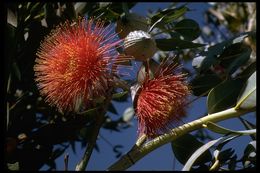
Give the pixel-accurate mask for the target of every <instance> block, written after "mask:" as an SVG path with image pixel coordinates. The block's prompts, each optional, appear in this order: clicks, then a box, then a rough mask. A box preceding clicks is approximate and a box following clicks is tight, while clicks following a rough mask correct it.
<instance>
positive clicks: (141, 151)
mask: <svg viewBox="0 0 260 173" xmlns="http://www.w3.org/2000/svg"><path fill="white" fill-rule="evenodd" d="M252 111H255V108H254V109H251V110H240V109H239V110H236V109H235V108H230V109H227V110H224V111H221V112H217V113H214V114H211V115H208V116H205V117H202V118H200V119H197V120H194V121H192V122H190V123H187V124H184V125H182V126H179V127H177V128H174V129H172V130H171V132H170V133H166V134H164V135H161V136H159V137H157V138H155V139H153V140H152V141H149V142H147V143H146V144H144V145H143V146H137V145H134V147H133V148H132V149H131V150H130V151H129V152H128V153H127V154H126V155H124V156H123V157H122V158H121V159H120V160H118V161H117V162H116V163H114V164H113V165H111V166H110V167H109V168H108V170H109V171H115V170H125V169H127V168H129V167H131V166H132V165H134V164H135V163H136V162H137V161H138V160H140V159H141V158H143V157H144V156H145V155H147V154H148V153H150V152H152V151H153V150H155V149H156V148H158V147H160V146H162V145H164V144H166V143H169V142H171V141H173V140H175V139H177V138H178V137H180V136H182V135H184V134H186V133H189V132H191V131H194V130H197V129H200V128H204V126H203V124H206V123H207V122H209V121H210V122H219V121H223V120H226V119H230V118H235V117H239V116H241V115H243V114H245V113H249V112H252Z"/></svg>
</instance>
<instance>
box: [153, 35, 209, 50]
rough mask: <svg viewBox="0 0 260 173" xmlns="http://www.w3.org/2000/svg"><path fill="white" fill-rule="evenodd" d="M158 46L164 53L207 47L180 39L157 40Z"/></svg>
mask: <svg viewBox="0 0 260 173" xmlns="http://www.w3.org/2000/svg"><path fill="white" fill-rule="evenodd" d="M155 41H156V45H157V47H158V48H159V49H161V50H162V51H172V50H178V49H188V48H198V47H202V46H205V45H204V44H200V43H193V42H190V41H186V40H181V39H178V38H170V39H156V40H155Z"/></svg>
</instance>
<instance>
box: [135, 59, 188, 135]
mask: <svg viewBox="0 0 260 173" xmlns="http://www.w3.org/2000/svg"><path fill="white" fill-rule="evenodd" d="M174 71H175V72H176V65H172V64H169V65H166V63H164V64H162V65H161V66H160V67H159V70H158V71H157V72H156V73H155V77H154V78H153V79H149V78H148V77H146V79H145V81H144V82H143V84H142V86H141V87H140V89H139V90H138V91H137V95H138V96H137V100H136V115H137V118H138V132H139V135H142V134H146V135H147V136H148V137H154V136H156V135H158V134H160V133H165V132H167V131H168V130H169V129H171V128H172V124H173V123H176V122H178V121H179V120H180V118H181V117H183V116H184V115H185V113H184V106H185V103H186V100H187V97H186V96H187V95H188V94H189V93H190V90H189V87H188V84H187V83H186V82H185V75H184V74H173V72H174Z"/></svg>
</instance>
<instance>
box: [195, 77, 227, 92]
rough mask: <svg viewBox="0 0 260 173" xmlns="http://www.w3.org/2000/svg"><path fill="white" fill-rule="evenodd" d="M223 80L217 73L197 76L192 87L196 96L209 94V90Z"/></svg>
mask: <svg viewBox="0 0 260 173" xmlns="http://www.w3.org/2000/svg"><path fill="white" fill-rule="evenodd" d="M221 81H222V80H221V79H220V78H219V77H218V76H217V75H215V74H206V75H199V76H196V78H194V79H193V80H192V81H191V87H192V91H193V94H194V95H195V96H201V95H202V94H204V95H203V96H205V95H207V93H208V92H209V90H210V89H211V88H213V87H215V86H216V85H217V84H219V83H220V82H221Z"/></svg>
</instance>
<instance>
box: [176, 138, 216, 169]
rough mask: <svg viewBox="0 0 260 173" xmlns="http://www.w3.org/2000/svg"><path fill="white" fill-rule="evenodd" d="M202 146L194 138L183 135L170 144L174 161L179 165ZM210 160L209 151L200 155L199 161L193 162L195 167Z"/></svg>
mask: <svg viewBox="0 0 260 173" xmlns="http://www.w3.org/2000/svg"><path fill="white" fill-rule="evenodd" d="M202 145H203V143H202V142H200V141H198V140H197V139H196V138H195V137H194V136H192V135H190V134H185V135H183V136H181V137H179V138H177V139H176V140H174V141H173V142H172V143H171V146H172V151H173V153H174V155H175V157H176V159H177V160H178V161H179V162H180V163H181V164H185V163H186V162H187V160H188V159H189V157H190V156H191V155H192V154H193V153H194V152H195V151H196V150H197V149H198V148H199V147H201V146H202ZM211 158H212V156H211V154H210V152H209V151H207V152H205V153H204V154H201V155H200V157H199V159H198V160H197V161H196V162H195V164H196V165H199V164H201V163H206V162H208V161H210V160H211Z"/></svg>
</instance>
